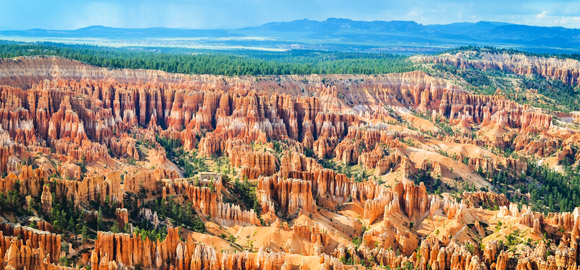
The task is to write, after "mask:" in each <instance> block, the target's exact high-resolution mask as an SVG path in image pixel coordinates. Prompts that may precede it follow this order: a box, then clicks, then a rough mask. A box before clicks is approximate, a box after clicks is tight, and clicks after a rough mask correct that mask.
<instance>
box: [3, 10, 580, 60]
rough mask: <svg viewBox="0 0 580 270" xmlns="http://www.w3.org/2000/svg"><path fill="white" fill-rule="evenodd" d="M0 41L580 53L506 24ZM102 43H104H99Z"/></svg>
mask: <svg viewBox="0 0 580 270" xmlns="http://www.w3.org/2000/svg"><path fill="white" fill-rule="evenodd" d="M0 39H10V40H25V41H33V40H40V41H66V42H69V43H71V42H72V43H98V44H105V45H106V44H107V42H102V40H107V41H108V42H112V43H114V44H117V45H118V46H169V47H171V46H174V47H192V48H196V47H200V48H203V47H208V48H211V47H220V48H225V49H227V48H228V47H236V48H261V49H293V48H294V49H317V50H342V51H400V52H414V51H437V50H442V49H447V48H449V47H455V46H460V45H480V46H482V45H490V46H496V47H511V48H517V49H523V50H528V51H534V52H557V53H571V52H575V53H577V52H580V29H570V28H564V27H540V26H528V25H517V24H510V23H502V22H477V23H452V24H442V25H423V24H419V23H416V22H413V21H388V22H387V21H352V20H348V19H335V18H330V19H327V20H325V21H313V20H306V19H304V20H297V21H291V22H272V23H267V24H264V25H261V26H257V27H248V28H239V29H209V30H208V29H205V30H197V29H176V28H142V29H131V28H110V27H104V26H91V27H86V28H81V29H77V30H45V29H31V30H23V31H0ZM95 40H100V42H95Z"/></svg>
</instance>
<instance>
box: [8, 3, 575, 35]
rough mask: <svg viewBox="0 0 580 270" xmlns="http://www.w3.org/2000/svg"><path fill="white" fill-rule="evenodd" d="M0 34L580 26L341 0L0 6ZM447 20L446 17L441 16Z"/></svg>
mask: <svg viewBox="0 0 580 270" xmlns="http://www.w3.org/2000/svg"><path fill="white" fill-rule="evenodd" d="M0 10H2V12H1V14H2V16H0V29H2V30H28V29H37V28H38V29H58V30H73V29H79V28H84V27H89V26H95V25H100V26H107V27H117V28H150V27H166V28H187V29H234V28H243V27H252V26H259V25H262V24H265V23H269V22H287V21H294V20H301V19H309V20H317V21H324V20H326V19H328V18H345V19H351V20H356V21H415V22H417V23H421V24H449V23H461V22H471V23H474V22H479V21H493V22H507V23H514V24H523V25H534V26H561V27H566V28H580V2H576V1H566V0H558V1H549V2H548V1H524V0H518V1H511V2H507V1H499V0H489V1H460V0H444V1H416V0H412V1H406V2H405V3H401V2H399V1H391V0H388V1H378V0H366V1H365V0H363V1H360V2H359V3H357V4H356V5H353V4H352V2H351V1H345V0H337V1H331V0H312V1H308V0H297V1H266V0H250V1H234V0H215V1H187V0H167V1H152V0H145V1H138V0H126V1H115V0H88V1H74V0H61V1H43V0H30V1H4V2H1V3H0ZM442 14H445V16H442Z"/></svg>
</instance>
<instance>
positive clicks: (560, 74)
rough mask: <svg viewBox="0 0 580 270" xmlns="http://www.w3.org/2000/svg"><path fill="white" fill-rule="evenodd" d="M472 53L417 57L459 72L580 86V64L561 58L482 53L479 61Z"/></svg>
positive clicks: (576, 61)
mask: <svg viewBox="0 0 580 270" xmlns="http://www.w3.org/2000/svg"><path fill="white" fill-rule="evenodd" d="M466 53H469V52H457V53H455V54H443V55H438V56H437V57H429V56H425V57H417V58H416V59H417V60H419V61H427V62H433V63H441V64H448V65H453V66H455V67H458V68H462V69H466V68H475V69H481V70H502V71H507V72H511V73H515V74H519V75H538V76H540V77H544V78H549V79H553V80H560V81H562V82H563V83H565V84H568V85H572V86H580V72H578V70H580V62H579V61H578V60H573V59H561V58H557V57H541V56H528V55H524V54H517V53H516V54H513V53H491V52H481V55H480V57H479V58H473V57H468V56H467V55H465V54H466Z"/></svg>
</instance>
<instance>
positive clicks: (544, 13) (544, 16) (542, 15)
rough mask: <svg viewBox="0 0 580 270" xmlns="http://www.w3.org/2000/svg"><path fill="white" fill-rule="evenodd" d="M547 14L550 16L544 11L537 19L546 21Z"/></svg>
mask: <svg viewBox="0 0 580 270" xmlns="http://www.w3.org/2000/svg"><path fill="white" fill-rule="evenodd" d="M547 14H548V12H547V11H545V10H544V11H542V12H540V13H538V15H536V18H538V19H544V18H546V15H547Z"/></svg>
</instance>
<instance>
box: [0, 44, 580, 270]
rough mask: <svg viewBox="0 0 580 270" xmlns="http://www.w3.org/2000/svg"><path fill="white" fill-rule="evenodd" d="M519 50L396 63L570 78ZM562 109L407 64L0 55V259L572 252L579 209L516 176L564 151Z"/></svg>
mask: <svg viewBox="0 0 580 270" xmlns="http://www.w3.org/2000/svg"><path fill="white" fill-rule="evenodd" d="M521 57H522V56H497V55H493V56H488V57H487V58H486V59H485V60H482V61H468V60H463V58H461V59H455V58H453V57H452V56H429V57H424V58H416V59H415V61H418V62H429V63H445V64H452V65H454V66H456V67H464V66H470V67H474V68H481V69H500V70H509V71H510V72H513V73H516V74H530V73H531V72H534V73H535V74H538V75H539V76H542V77H546V78H551V79H557V80H561V81H562V82H564V83H565V84H568V85H572V86H578V85H579V83H580V82H579V79H578V70H579V68H578V64H577V63H576V62H572V60H570V61H568V60H566V61H565V60H557V59H553V58H550V59H544V58H537V59H535V60H534V61H532V62H530V61H525V60H523V58H521ZM574 115H575V114H574V113H569V112H553V111H548V110H544V109H541V108H537V107H534V106H532V105H529V104H520V103H517V102H515V101H513V100H510V99H508V98H506V97H505V96H502V95H501V94H496V95H484V94H480V93H474V92H472V91H470V90H469V89H465V88H464V87H463V85H461V84H459V83H457V82H456V81H455V80H451V79H446V78H443V77H440V76H435V75H432V74H431V75H430V74H429V73H428V72H425V71H412V72H405V73H390V74H378V75H280V76H237V77H228V76H218V75H185V74H175V73H165V72H161V71H154V70H129V69H107V68H99V67H94V66H90V65H86V64H83V63H81V62H78V61H73V60H69V59H64V58H59V57H48V56H36V57H20V58H14V59H2V60H0V171H1V172H2V177H1V179H0V193H2V200H1V201H6V204H5V205H4V204H3V205H2V207H3V208H2V209H1V210H2V211H1V212H2V214H1V215H0V268H2V269H78V268H84V269H89V268H90V269H256V270H257V269H360V268H361V267H368V268H377V269H378V268H381V267H386V268H390V269H395V268H397V269H398V268H404V269H433V270H435V269H498V270H500V269H522V270H523V269H530V270H532V269H577V268H578V265H579V262H580V258H578V254H577V249H578V243H580V238H579V233H580V206H578V205H575V206H574V207H572V208H570V209H567V208H564V206H562V207H561V209H563V210H567V211H559V212H556V211H547V209H544V211H539V210H538V209H536V208H533V207H532V206H531V205H528V204H531V203H532V202H531V200H530V198H532V197H531V196H532V195H531V194H530V193H531V192H532V191H529V192H522V186H524V185H528V184H529V183H527V182H526V181H527V180H526V179H527V178H526V177H532V175H531V174H529V173H528V172H529V171H530V170H531V167H532V166H536V164H543V165H546V166H548V167H550V168H552V169H555V170H560V171H561V170H563V169H562V168H565V167H566V166H570V167H573V168H577V167H578V166H580V151H579V150H578V147H577V142H578V141H580V133H579V131H578V130H577V129H574V128H569V127H563V126H561V125H557V124H555V123H557V119H561V118H563V117H570V118H571V119H577V118H574ZM574 121H576V122H577V120H572V122H574ZM506 153H516V154H506ZM534 162H535V163H534ZM527 173H528V174H527ZM497 175H502V176H505V177H508V178H509V179H513V181H512V182H510V183H509V186H508V185H507V184H506V185H504V186H505V190H506V191H505V194H504V193H502V192H501V187H504V186H502V183H499V184H498V183H496V182H498V181H496V180H494V177H495V176H497ZM506 194H507V196H506ZM516 199H517V201H516ZM12 202H15V203H12ZM18 202H23V204H22V205H19V207H18V209H16V207H13V206H14V205H15V204H16V203H18ZM192 213H193V214H192ZM193 217H195V219H194V218H193ZM77 218H78V220H82V221H83V222H84V223H86V224H85V227H83V225H82V224H77V225H78V226H75V225H74V223H75V222H76V219H77ZM69 219H70V220H71V221H72V222H68V221H69ZM71 223H72V225H70V224H71ZM65 224H69V225H70V226H69V227H67V226H66V225H65ZM91 224H95V228H93V227H92V225H91ZM202 227H203V229H200V228H202Z"/></svg>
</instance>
